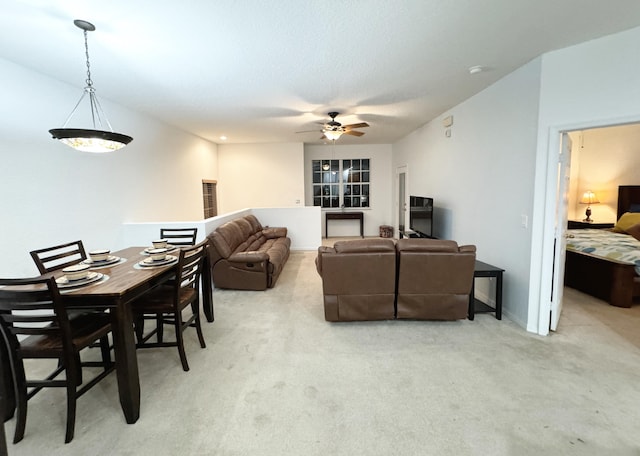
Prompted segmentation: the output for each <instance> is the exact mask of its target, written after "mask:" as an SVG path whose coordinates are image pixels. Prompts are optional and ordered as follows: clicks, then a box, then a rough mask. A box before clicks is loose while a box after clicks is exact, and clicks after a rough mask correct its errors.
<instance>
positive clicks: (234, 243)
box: [207, 215, 291, 290]
mask: <svg viewBox="0 0 640 456" xmlns="http://www.w3.org/2000/svg"><path fill="white" fill-rule="evenodd" d="M207 238H208V239H209V244H210V246H211V247H210V249H209V250H210V252H209V254H210V258H211V276H212V278H213V284H214V285H215V287H216V288H230V289H235V290H266V289H267V288H272V287H273V286H274V285H275V284H276V281H277V280H278V277H279V276H280V273H281V272H282V269H283V267H284V265H285V263H286V262H287V259H289V251H290V248H291V239H290V238H288V237H287V229H286V228H284V227H277V228H270V227H263V226H262V225H261V224H260V222H259V221H258V219H257V218H256V217H255V216H254V215H246V216H244V217H239V218H237V219H234V220H231V221H229V222H227V223H224V224H223V225H220V226H219V227H218V228H216V229H215V230H214V231H213V232H212V233H210V234H209V235H208V236H207Z"/></svg>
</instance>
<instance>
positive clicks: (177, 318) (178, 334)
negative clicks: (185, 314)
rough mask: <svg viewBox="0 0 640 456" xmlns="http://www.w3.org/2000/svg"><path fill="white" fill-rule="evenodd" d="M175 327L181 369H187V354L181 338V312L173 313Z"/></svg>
mask: <svg viewBox="0 0 640 456" xmlns="http://www.w3.org/2000/svg"><path fill="white" fill-rule="evenodd" d="M175 327H176V343H177V345H178V353H179V354H180V361H181V362H182V369H183V370H184V371H188V370H189V363H187V354H186V353H185V351H184V339H183V338H182V332H183V331H184V329H183V328H182V312H180V311H178V312H176V315H175Z"/></svg>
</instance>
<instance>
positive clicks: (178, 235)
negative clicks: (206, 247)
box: [160, 228, 198, 246]
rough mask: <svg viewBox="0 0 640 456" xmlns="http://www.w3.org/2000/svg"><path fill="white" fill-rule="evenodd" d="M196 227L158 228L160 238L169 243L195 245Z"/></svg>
mask: <svg viewBox="0 0 640 456" xmlns="http://www.w3.org/2000/svg"><path fill="white" fill-rule="evenodd" d="M197 234H198V228H160V238H161V239H166V240H167V242H168V243H169V244H171V245H177V246H190V245H196V235H197Z"/></svg>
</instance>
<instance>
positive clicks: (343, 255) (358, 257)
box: [316, 239, 396, 321]
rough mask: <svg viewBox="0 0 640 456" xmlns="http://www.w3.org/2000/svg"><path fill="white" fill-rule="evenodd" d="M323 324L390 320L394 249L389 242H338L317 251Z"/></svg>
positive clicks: (368, 240) (394, 265)
mask: <svg viewBox="0 0 640 456" xmlns="http://www.w3.org/2000/svg"><path fill="white" fill-rule="evenodd" d="M316 269H317V271H318V274H320V276H321V277H322V289H323V294H324V317H325V320H327V321H358V320H389V319H393V318H394V314H395V310H394V300H395V288H396V248H395V245H394V243H393V241H392V240H390V239H358V240H353V241H338V242H336V243H335V245H334V246H333V247H326V246H322V247H319V248H318V256H317V257H316Z"/></svg>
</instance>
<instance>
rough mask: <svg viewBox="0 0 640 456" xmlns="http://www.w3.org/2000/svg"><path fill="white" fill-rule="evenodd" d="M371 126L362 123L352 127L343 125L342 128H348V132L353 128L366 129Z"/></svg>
mask: <svg viewBox="0 0 640 456" xmlns="http://www.w3.org/2000/svg"><path fill="white" fill-rule="evenodd" d="M368 126H369V124H368V123H366V122H362V123H357V124H351V125H343V127H342V128H346V129H347V130H350V129H352V128H365V127H368Z"/></svg>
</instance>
